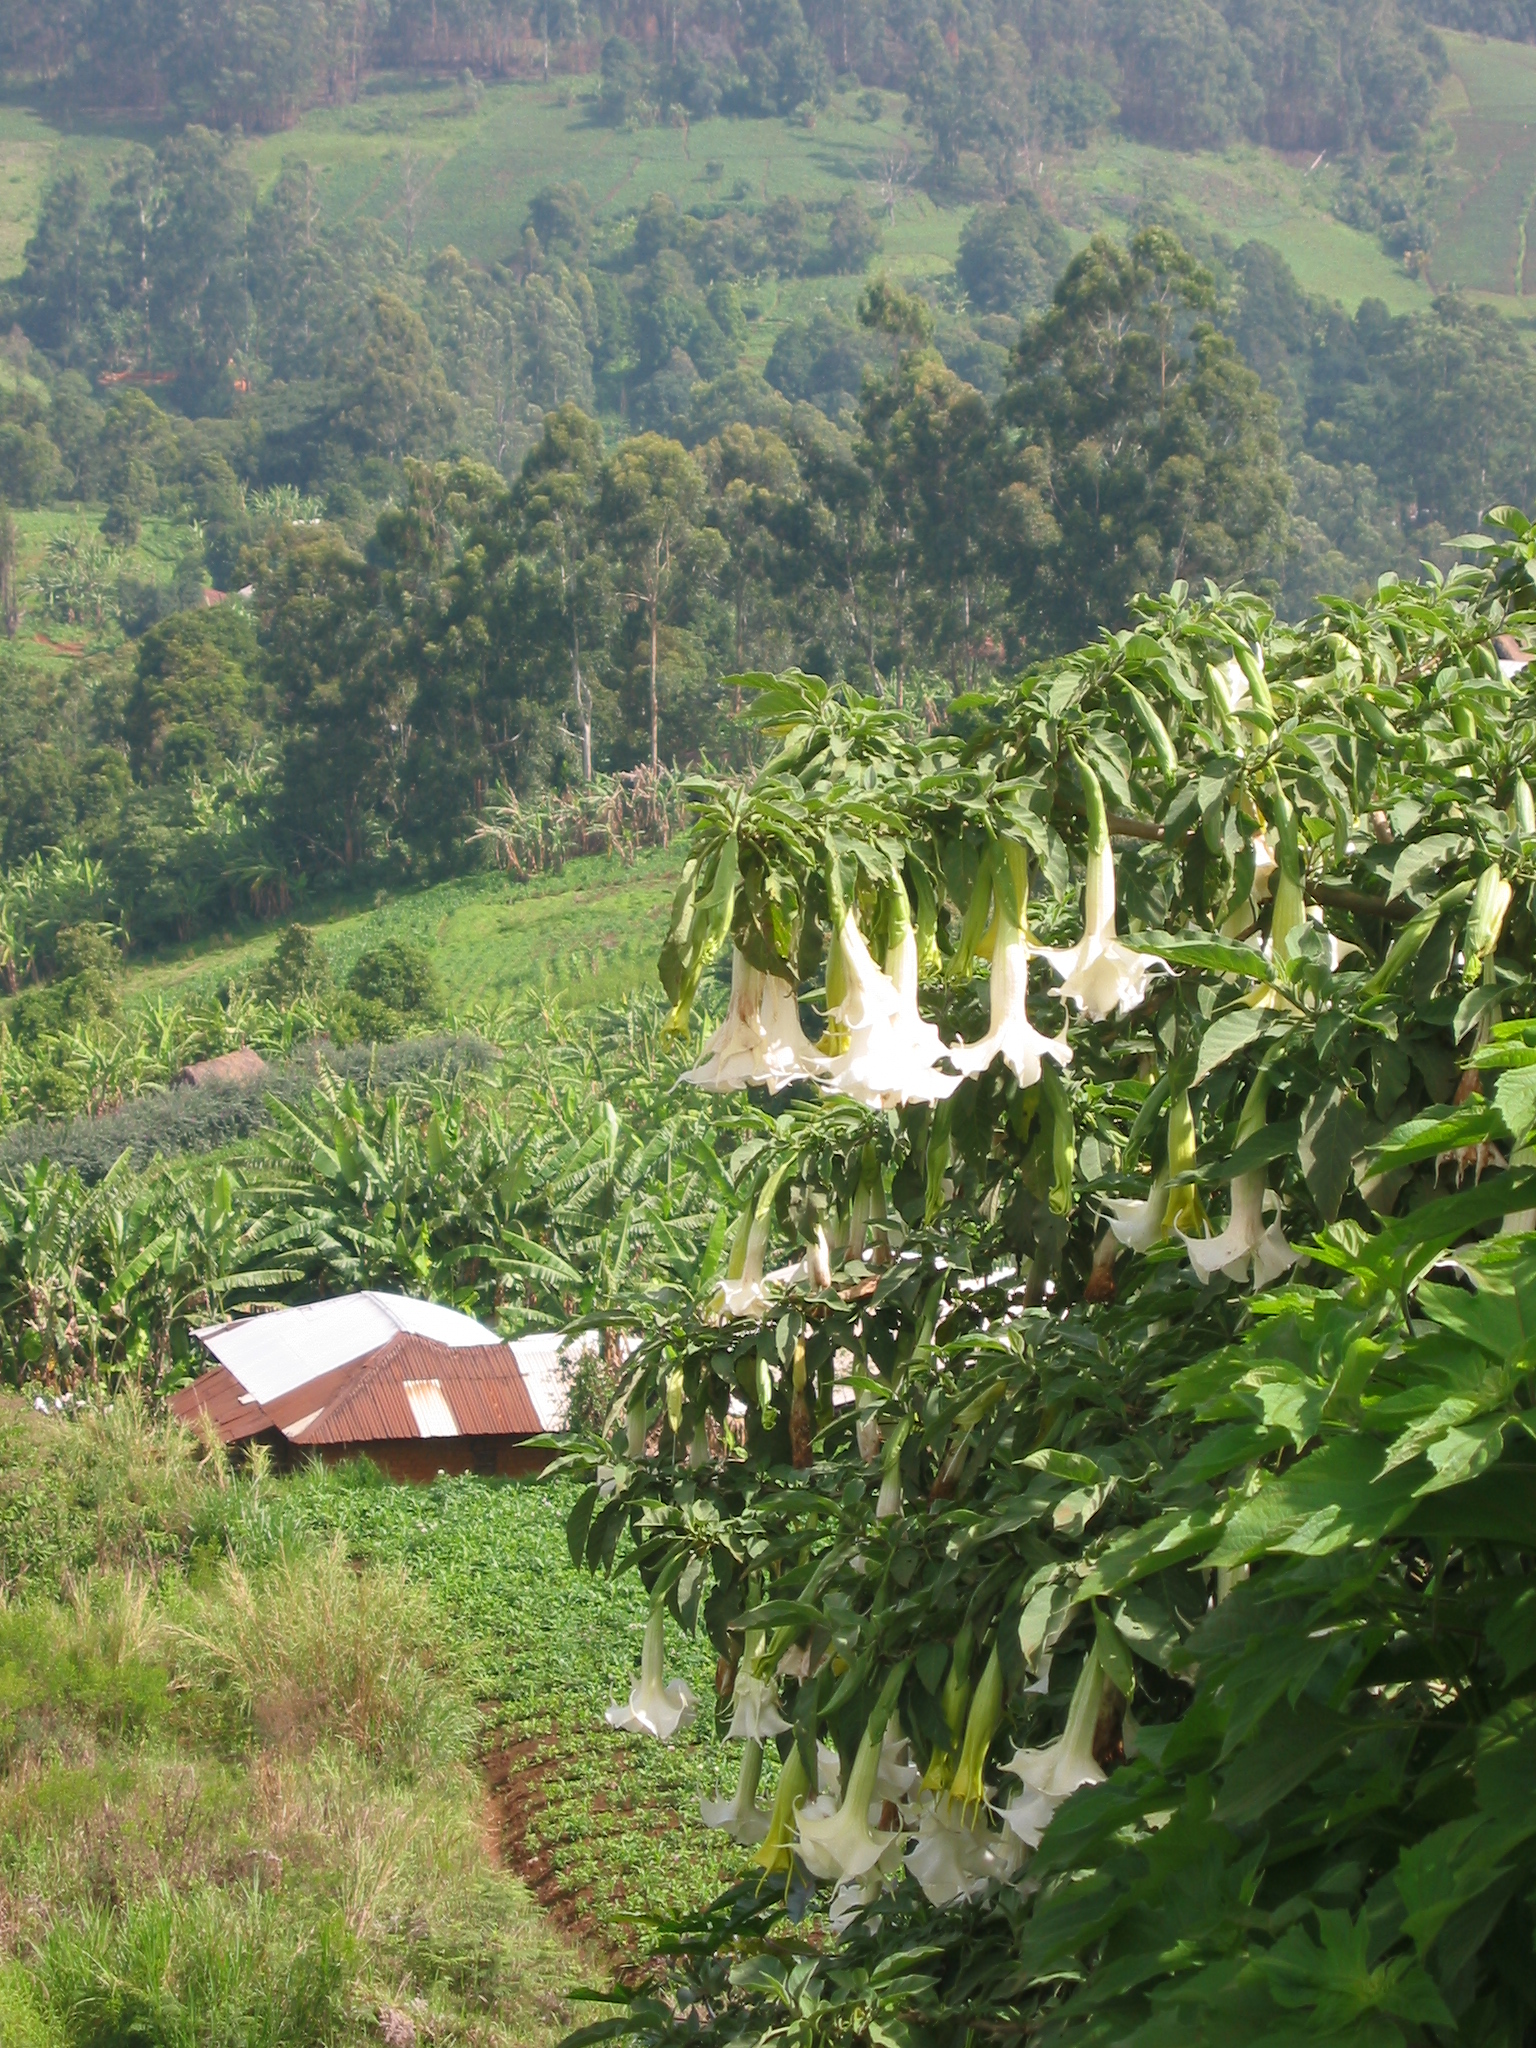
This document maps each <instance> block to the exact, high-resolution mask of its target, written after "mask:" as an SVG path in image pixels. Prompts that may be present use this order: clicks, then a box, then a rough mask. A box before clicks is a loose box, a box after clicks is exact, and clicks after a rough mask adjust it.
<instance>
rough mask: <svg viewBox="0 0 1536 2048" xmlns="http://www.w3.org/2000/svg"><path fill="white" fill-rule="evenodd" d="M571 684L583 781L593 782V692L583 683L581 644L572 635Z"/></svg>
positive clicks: (573, 634) (574, 635)
mask: <svg viewBox="0 0 1536 2048" xmlns="http://www.w3.org/2000/svg"><path fill="white" fill-rule="evenodd" d="M571 682H572V685H573V687H574V689H575V692H576V718H577V722H578V723H579V724H580V726H581V779H582V781H583V782H590V781H591V780H592V692H591V691H590V690H584V689H583V688H582V682H581V642H580V640H579V639H578V638H577V636H576V634H575V632H574V631H573V632H572V634H571Z"/></svg>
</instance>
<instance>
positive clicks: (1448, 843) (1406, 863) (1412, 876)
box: [1387, 832, 1467, 902]
mask: <svg viewBox="0 0 1536 2048" xmlns="http://www.w3.org/2000/svg"><path fill="white" fill-rule="evenodd" d="M1466 845H1467V842H1466V840H1465V839H1464V838H1463V836H1462V835H1461V833H1459V832H1435V833H1431V835H1430V836H1429V838H1427V839H1416V840H1415V841H1414V842H1413V844H1412V845H1411V846H1405V847H1404V848H1403V850H1402V852H1401V853H1400V854H1399V855H1398V856H1397V859H1396V860H1395V861H1394V862H1393V863H1392V878H1391V881H1390V882H1389V884H1388V887H1387V900H1388V902H1390V901H1391V900H1392V898H1393V897H1394V896H1401V895H1402V893H1403V891H1404V890H1405V889H1411V888H1412V886H1413V884H1414V883H1415V882H1416V881H1417V880H1418V878H1419V876H1420V875H1422V874H1427V873H1428V872H1429V870H1430V869H1431V868H1437V867H1442V866H1444V865H1445V864H1446V863H1447V862H1449V861H1450V860H1452V859H1453V858H1455V857H1457V856H1459V855H1460V854H1461V853H1462V852H1463V851H1464V850H1465V848H1466Z"/></svg>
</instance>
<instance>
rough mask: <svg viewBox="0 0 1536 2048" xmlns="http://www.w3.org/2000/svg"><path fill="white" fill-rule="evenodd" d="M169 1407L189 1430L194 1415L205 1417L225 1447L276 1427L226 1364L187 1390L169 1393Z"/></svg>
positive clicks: (194, 1423) (193, 1424) (193, 1420)
mask: <svg viewBox="0 0 1536 2048" xmlns="http://www.w3.org/2000/svg"><path fill="white" fill-rule="evenodd" d="M169 1405H170V1410H171V1413H172V1414H173V1415H175V1416H179V1417H180V1419H181V1420H182V1421H183V1422H185V1423H186V1424H187V1425H188V1426H189V1427H195V1426H196V1423H197V1418H198V1416H199V1415H202V1414H206V1415H207V1417H208V1420H209V1421H210V1422H211V1423H212V1424H213V1426H214V1428H215V1429H216V1430H217V1431H218V1433H219V1435H220V1436H221V1437H222V1438H223V1439H224V1441H225V1443H227V1444H237V1443H243V1442H244V1440H245V1439H246V1438H247V1437H249V1436H260V1435H261V1433H262V1432H263V1431H264V1430H268V1429H276V1428H277V1426H278V1425H277V1423H276V1422H275V1421H274V1419H273V1418H272V1416H270V1415H269V1414H268V1413H267V1411H266V1409H265V1408H263V1407H262V1405H261V1403H260V1402H259V1401H258V1400H257V1399H256V1397H255V1395H254V1394H248V1393H247V1392H246V1391H245V1389H244V1387H242V1386H241V1384H240V1382H239V1381H238V1380H237V1379H236V1378H235V1376H234V1374H233V1373H232V1372H231V1371H230V1370H229V1368H228V1366H226V1365H220V1366H215V1368H214V1370H213V1371H212V1372H205V1373H204V1374H203V1376H202V1378H201V1379H200V1380H195V1381H194V1382H193V1383H192V1385H191V1386H190V1387H182V1388H181V1389H180V1390H179V1391H178V1392H177V1393H174V1394H172V1396H171V1399H170V1404H169Z"/></svg>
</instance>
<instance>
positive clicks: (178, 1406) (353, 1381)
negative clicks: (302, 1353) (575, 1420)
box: [171, 1335, 544, 1446]
mask: <svg viewBox="0 0 1536 2048" xmlns="http://www.w3.org/2000/svg"><path fill="white" fill-rule="evenodd" d="M171 1407H172V1409H173V1410H174V1412H175V1413H176V1414H177V1415H179V1416H181V1418H182V1419H183V1421H186V1422H193V1421H195V1420H196V1418H197V1415H198V1413H199V1411H200V1410H206V1411H207V1413H208V1416H209V1418H210V1420H211V1421H212V1422H213V1424H214V1426H215V1427H216V1428H217V1430H218V1431H219V1434H220V1435H221V1436H222V1437H223V1439H224V1441H225V1442H226V1443H238V1442H241V1441H243V1440H244V1439H245V1438H247V1437H250V1436H255V1435H258V1434H260V1433H261V1432H262V1431H263V1430H279V1431H281V1432H282V1434H283V1435H284V1436H286V1437H287V1438H288V1439H289V1441H290V1442H292V1443H298V1444H303V1445H305V1446H308V1445H312V1444H316V1445H318V1444H363V1443H387V1442H392V1441H397V1440H400V1439H415V1438H421V1437H433V1436H538V1435H540V1434H542V1432H543V1429H544V1424H543V1422H542V1421H541V1420H540V1417H539V1413H538V1410H537V1409H536V1408H535V1407H534V1404H533V1402H532V1401H531V1400H530V1399H529V1395H528V1389H527V1388H526V1387H525V1386H524V1384H523V1380H522V1375H521V1374H520V1373H519V1371H518V1367H517V1360H516V1359H515V1357H514V1356H513V1353H512V1349H511V1346H510V1345H507V1344H501V1343H490V1344H478V1345H475V1346H474V1347H472V1348H470V1347H457V1348H455V1347H452V1346H449V1345H445V1344H440V1343H438V1342H437V1341H436V1340H435V1339H434V1338H430V1337H419V1336H414V1335H401V1336H396V1337H395V1338H393V1339H392V1340H391V1341H390V1342H389V1343H388V1344H385V1345H382V1346H381V1347H380V1348H379V1349H378V1350H377V1351H374V1352H371V1353H370V1354H369V1355H368V1356H367V1357H366V1358H363V1359H358V1360H355V1361H353V1362H352V1363H350V1364H347V1365H339V1366H334V1367H333V1368H332V1369H331V1370H330V1371H329V1372H327V1373H322V1374H320V1375H319V1376H318V1377H316V1378H314V1379H309V1380H306V1381H304V1382H303V1384H302V1385H300V1386H297V1387H293V1388H291V1389H290V1390H289V1391H288V1392H287V1393H285V1394H279V1395H275V1396H274V1397H273V1398H272V1399H271V1400H268V1401H262V1402H258V1401H254V1400H253V1399H252V1398H251V1396H250V1395H249V1394H246V1393H243V1392H242V1391H241V1388H240V1384H239V1382H238V1380H236V1379H235V1377H234V1375H233V1374H232V1373H231V1372H229V1370H228V1369H227V1368H226V1367H224V1366H220V1367H218V1368H217V1369H216V1370H215V1371H213V1372H210V1373H205V1374H204V1376H203V1378H202V1379H200V1380H198V1381H197V1382H196V1384H195V1385H193V1386H190V1387H185V1388H183V1389H182V1391H181V1392H180V1393H179V1394H177V1395H175V1396H174V1397H173V1399H172V1402H171Z"/></svg>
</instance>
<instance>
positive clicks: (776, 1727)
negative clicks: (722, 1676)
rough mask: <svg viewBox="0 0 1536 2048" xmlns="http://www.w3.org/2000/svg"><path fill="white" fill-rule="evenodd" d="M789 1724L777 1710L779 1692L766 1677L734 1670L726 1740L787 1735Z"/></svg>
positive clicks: (756, 1740)
mask: <svg viewBox="0 0 1536 2048" xmlns="http://www.w3.org/2000/svg"><path fill="white" fill-rule="evenodd" d="M790 1726H791V1724H790V1723H789V1722H788V1721H786V1720H785V1718H784V1716H783V1715H782V1714H781V1713H780V1712H779V1696H778V1694H777V1693H776V1692H775V1690H774V1688H773V1685H772V1684H771V1682H770V1681H769V1680H768V1679H766V1678H754V1677H753V1676H752V1674H751V1673H750V1672H749V1671H745V1670H738V1671H737V1673H736V1688H735V1691H734V1692H733V1693H732V1695H731V1725H730V1727H729V1728H728V1729H727V1731H726V1740H727V1741H728V1742H767V1741H770V1740H771V1739H772V1738H773V1737H774V1736H775V1735H787V1734H788V1733H789V1730H790Z"/></svg>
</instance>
